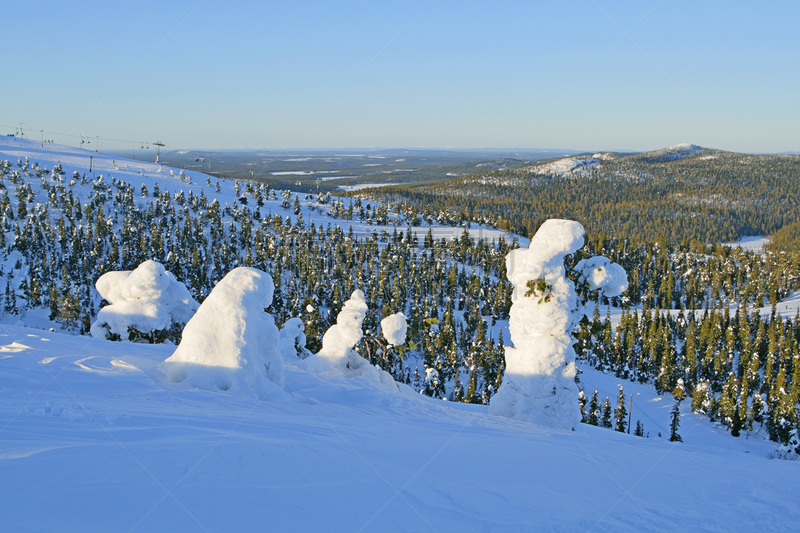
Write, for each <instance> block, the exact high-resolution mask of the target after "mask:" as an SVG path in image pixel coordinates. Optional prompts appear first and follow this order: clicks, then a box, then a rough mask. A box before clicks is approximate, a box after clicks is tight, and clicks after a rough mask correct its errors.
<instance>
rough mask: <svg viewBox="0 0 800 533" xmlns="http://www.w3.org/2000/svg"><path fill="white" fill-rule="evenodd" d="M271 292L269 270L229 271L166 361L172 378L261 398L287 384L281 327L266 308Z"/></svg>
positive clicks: (168, 373)
mask: <svg viewBox="0 0 800 533" xmlns="http://www.w3.org/2000/svg"><path fill="white" fill-rule="evenodd" d="M273 291H274V286H273V283H272V278H271V277H270V275H269V274H267V273H266V272H262V271H261V270H258V269H255V268H248V267H238V268H235V269H233V270H232V271H231V272H229V273H228V274H227V275H226V276H225V277H224V278H223V279H222V280H221V281H220V282H219V283H217V285H216V286H215V287H214V290H212V291H211V294H209V295H208V297H207V298H206V299H205V301H203V304H202V305H201V306H200V309H198V310H197V313H195V315H194V317H192V319H191V320H190V321H189V323H188V324H186V327H185V328H184V330H183V338H182V339H181V343H180V345H179V346H178V348H177V349H176V350H175V353H173V354H172V356H171V357H169V358H168V359H167V360H166V361H165V363H164V366H165V371H166V374H167V377H168V379H169V380H170V381H171V382H173V383H185V384H189V385H192V386H193V387H197V388H199V389H203V390H211V391H228V392H230V393H231V394H235V395H238V396H254V395H255V396H257V397H258V398H265V397H266V396H268V395H269V394H270V393H271V392H272V391H274V389H275V385H277V386H279V387H283V369H284V361H283V357H282V356H281V353H280V350H279V348H278V345H279V334H278V328H277V326H275V321H274V320H273V318H272V316H271V315H269V314H268V313H266V312H265V311H264V309H265V308H266V307H268V306H269V305H270V304H271V303H272V295H273Z"/></svg>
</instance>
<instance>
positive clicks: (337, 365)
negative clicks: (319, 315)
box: [301, 289, 400, 390]
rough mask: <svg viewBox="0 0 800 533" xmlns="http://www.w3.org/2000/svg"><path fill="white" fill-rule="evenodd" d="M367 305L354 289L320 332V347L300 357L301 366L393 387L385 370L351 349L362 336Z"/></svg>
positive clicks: (391, 380)
mask: <svg viewBox="0 0 800 533" xmlns="http://www.w3.org/2000/svg"><path fill="white" fill-rule="evenodd" d="M367 309H368V308H367V302H366V301H365V300H364V293H363V292H361V291H360V290H358V289H356V290H355V291H353V294H352V295H351V296H350V299H349V300H347V301H346V302H345V304H344V306H343V307H342V310H341V311H340V312H339V314H338V315H337V317H336V324H334V325H333V326H331V327H330V328H328V331H326V332H325V335H323V337H322V349H321V350H320V351H319V352H318V353H316V354H314V355H312V356H311V357H309V358H308V359H305V360H304V361H302V362H301V367H302V368H305V369H306V370H308V371H310V372H319V373H332V374H339V375H343V376H345V377H348V378H352V377H357V376H364V377H367V378H369V379H372V380H375V381H378V382H380V383H383V384H385V385H387V386H389V387H390V388H392V389H393V390H396V389H397V384H396V383H395V382H394V379H393V378H392V376H391V375H390V374H389V373H387V372H386V371H384V370H381V369H379V368H377V367H376V366H374V365H372V364H370V362H369V361H367V360H366V359H364V358H363V357H361V356H360V355H358V353H357V352H356V351H355V350H354V349H353V348H354V347H355V346H356V344H358V342H359V341H360V340H361V338H362V337H363V336H364V332H363V331H362V330H361V324H362V322H363V321H364V317H365V316H366V314H367ZM398 329H400V328H398ZM396 337H397V338H395V339H394V340H399V334H398V335H396Z"/></svg>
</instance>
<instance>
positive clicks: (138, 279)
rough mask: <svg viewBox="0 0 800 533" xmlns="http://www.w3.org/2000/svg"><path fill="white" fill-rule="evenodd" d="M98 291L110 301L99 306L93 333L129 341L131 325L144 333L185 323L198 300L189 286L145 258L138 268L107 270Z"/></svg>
mask: <svg viewBox="0 0 800 533" xmlns="http://www.w3.org/2000/svg"><path fill="white" fill-rule="evenodd" d="M95 287H96V288H97V292H99V293H100V296H102V297H103V298H104V299H105V300H107V301H108V302H110V303H111V305H108V306H106V307H103V308H102V309H100V311H99V312H98V313H97V320H96V321H95V322H94V324H92V329H91V333H92V336H93V337H95V338H98V339H106V338H107V336H108V334H109V333H115V334H117V335H119V336H120V338H121V339H122V340H128V328H130V327H133V328H136V329H137V330H138V331H140V332H141V333H149V332H152V331H155V330H162V329H166V328H169V327H170V326H171V325H172V324H179V325H181V326H182V325H183V324H185V323H186V322H187V321H188V320H189V319H190V318H191V317H192V315H194V312H195V311H197V308H198V305H199V304H198V303H197V302H196V301H195V300H194V298H192V296H191V295H190V294H189V290H188V289H187V288H186V285H184V284H183V283H181V282H180V281H178V280H176V279H175V276H173V275H172V274H171V273H170V272H167V271H166V270H164V265H162V264H161V263H157V262H155V261H152V260H150V261H145V262H144V263H142V264H141V265H139V267H138V268H136V270H133V271H130V270H126V271H115V272H107V273H105V274H103V275H102V276H100V278H99V279H98V280H97V283H96V284H95Z"/></svg>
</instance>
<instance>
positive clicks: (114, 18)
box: [0, 0, 800, 152]
mask: <svg viewBox="0 0 800 533" xmlns="http://www.w3.org/2000/svg"><path fill="white" fill-rule="evenodd" d="M2 18H3V44H2V47H1V48H0V66H1V67H2V72H3V74H2V77H0V133H14V127H18V126H19V124H20V122H22V123H23V127H24V128H26V129H28V130H29V131H28V133H29V134H30V131H31V130H33V131H36V132H38V131H39V130H41V129H44V130H45V131H46V132H50V133H45V137H46V138H52V139H54V140H55V141H56V142H61V141H64V142H66V143H68V144H73V143H75V139H76V138H75V137H64V135H63V134H67V133H69V134H72V135H78V134H84V135H86V136H90V137H91V138H92V142H94V137H95V136H97V135H99V136H100V137H101V139H103V138H106V139H121V140H134V141H139V140H144V141H149V142H153V141H156V140H161V141H163V142H164V143H165V144H167V145H168V146H169V147H171V148H265V149H283V150H287V151H291V150H298V149H303V148H312V149H313V148H341V147H427V148H441V147H460V148H474V147H491V148H509V149H511V148H515V149H523V148H575V149H581V150H584V149H585V150H609V149H635V150H647V149H656V148H661V147H664V146H669V145H672V144H676V143H680V142H692V143H695V144H700V145H703V146H709V147H715V148H723V149H727V150H736V151H746V152H777V151H788V150H800V94H798V92H799V91H800V23H799V21H800V2H796V1H789V2H766V3H757V2H752V1H748V2H675V1H668V0H664V1H661V2H658V1H651V0H645V1H630V2H628V1H616V2H609V1H607V0H597V1H592V0H589V1H581V2H537V1H525V2H502V1H501V2H492V3H489V2H473V1H445V0H432V1H431V0H406V1H403V2H397V1H392V2H380V1H377V0H366V1H362V0H354V1H347V0H345V1H337V2H330V1H320V2H288V1H286V2H261V1H249V2H222V1H218V0H205V1H200V0H190V1H186V2H183V1H179V2H166V3H165V2H163V1H155V0H135V1H125V0H121V1H119V2H108V1H102V2H100V1H97V2H95V1H81V2H53V1H36V2H22V1H14V2H7V3H6V5H4V7H3V14H2ZM129 147H130V145H129V144H125V143H113V142H111V141H110V140H107V141H103V144H102V148H129Z"/></svg>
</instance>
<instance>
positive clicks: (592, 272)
mask: <svg viewBox="0 0 800 533" xmlns="http://www.w3.org/2000/svg"><path fill="white" fill-rule="evenodd" d="M583 235H584V230H583V226H581V225H580V224H579V223H578V222H574V221H571V220H555V219H554V220H548V221H546V222H545V223H544V224H542V226H541V227H540V228H539V231H537V232H536V234H535V235H534V236H533V238H532V239H531V243H530V246H529V247H528V248H527V249H521V248H520V249H516V250H513V251H511V253H509V254H508V255H507V256H506V270H507V276H508V279H509V281H510V282H511V283H512V284H513V285H514V292H513V293H512V295H511V303H512V305H511V311H510V319H509V333H510V335H511V341H512V342H513V344H514V346H513V347H511V346H507V347H506V353H505V358H506V369H505V374H504V376H503V384H502V385H501V386H500V388H499V389H498V391H497V394H495V395H494V396H493V397H492V399H491V400H490V403H489V412H490V413H492V414H495V415H500V416H506V417H509V418H516V419H519V420H525V421H528V422H533V423H536V424H541V425H546V426H552V427H558V428H564V429H572V428H575V426H576V425H577V424H578V423H579V422H580V420H581V415H580V408H579V406H578V390H577V387H576V385H575V351H574V350H573V348H572V344H573V342H574V340H573V338H572V335H571V333H572V331H573V329H574V328H575V326H576V325H577V323H578V321H579V320H580V317H581V315H582V314H583V306H582V305H581V303H580V302H579V301H578V295H577V293H576V291H575V286H574V284H573V283H572V281H570V280H569V279H567V277H566V276H565V270H564V257H565V256H566V255H567V254H572V253H574V252H576V251H577V250H579V249H580V248H581V247H582V246H583ZM575 270H576V272H577V273H578V277H579V283H581V284H584V285H585V287H586V288H587V289H588V290H595V289H604V291H605V293H606V295H607V296H617V295H619V294H621V293H622V292H623V291H624V290H625V289H626V288H627V286H628V283H627V276H626V275H625V271H624V270H623V269H622V267H620V266H619V265H617V264H616V263H612V262H611V261H609V260H608V259H606V258H605V257H593V258H591V259H587V260H584V261H581V262H579V263H578V264H577V265H576V268H575Z"/></svg>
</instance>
